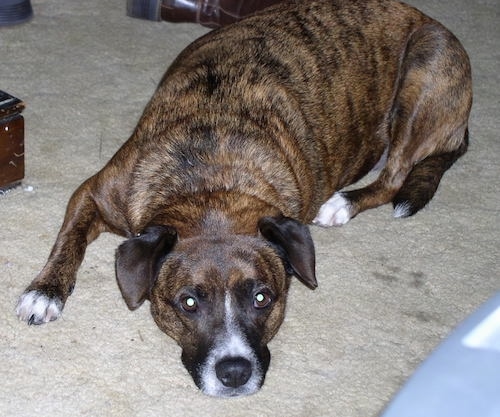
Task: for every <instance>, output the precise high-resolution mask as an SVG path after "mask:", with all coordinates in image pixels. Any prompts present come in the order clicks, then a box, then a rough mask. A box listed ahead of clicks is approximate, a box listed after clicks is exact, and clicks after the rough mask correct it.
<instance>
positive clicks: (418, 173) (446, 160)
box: [392, 129, 469, 217]
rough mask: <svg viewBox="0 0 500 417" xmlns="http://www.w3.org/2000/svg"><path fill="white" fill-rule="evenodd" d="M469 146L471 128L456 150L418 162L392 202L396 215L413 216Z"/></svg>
mask: <svg viewBox="0 0 500 417" xmlns="http://www.w3.org/2000/svg"><path fill="white" fill-rule="evenodd" d="M468 146H469V130H468V129H466V130H465V135H464V138H463V140H462V143H461V144H460V146H459V147H458V148H457V149H455V150H454V151H451V152H447V153H442V154H438V155H431V156H428V157H427V158H425V159H423V160H422V161H420V162H419V163H417V164H416V165H415V166H414V167H413V169H412V170H411V172H410V173H409V174H408V177H407V178H406V180H405V182H404V184H403V186H402V187H401V189H400V190H399V191H398V193H397V194H396V196H395V197H394V199H393V200H392V204H393V207H394V217H409V216H413V215H414V214H415V213H416V212H417V211H419V210H421V209H422V208H424V206H425V205H426V204H427V203H428V202H429V201H430V200H431V198H432V197H433V196H434V193H435V192H436V190H437V188H438V185H439V182H440V181H441V178H442V176H443V175H444V173H445V171H446V170H447V169H448V168H450V167H451V166H452V165H453V163H454V162H455V161H456V160H457V159H458V158H460V157H461V156H462V155H463V154H464V153H465V152H466V151H467V148H468Z"/></svg>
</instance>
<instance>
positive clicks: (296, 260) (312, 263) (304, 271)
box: [259, 216, 318, 290]
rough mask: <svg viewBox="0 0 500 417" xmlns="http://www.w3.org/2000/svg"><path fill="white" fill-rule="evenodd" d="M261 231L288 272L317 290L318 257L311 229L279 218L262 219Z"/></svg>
mask: <svg viewBox="0 0 500 417" xmlns="http://www.w3.org/2000/svg"><path fill="white" fill-rule="evenodd" d="M259 230H260V233H261V234H262V236H264V237H265V238H266V239H267V240H268V241H269V242H271V244H272V245H273V246H274V247H275V248H276V250H277V251H278V254H279V255H280V256H281V257H282V258H283V260H284V262H285V267H286V269H287V272H288V273H289V274H290V275H295V276H296V277H297V278H298V279H299V280H300V281H301V282H302V283H303V284H305V285H306V286H307V287H309V288H311V289H312V290H313V289H315V288H316V287H317V286H318V282H317V281H316V273H315V268H316V256H315V254H314V243H313V240H312V238H311V234H310V232H309V228H308V227H307V226H306V225H304V224H302V223H300V222H298V221H297V220H294V219H291V218H289V217H284V216H279V217H263V218H262V219H260V221H259Z"/></svg>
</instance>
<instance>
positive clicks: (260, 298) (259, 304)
mask: <svg viewBox="0 0 500 417" xmlns="http://www.w3.org/2000/svg"><path fill="white" fill-rule="evenodd" d="M272 301H273V299H272V297H271V295H270V294H269V293H268V292H267V291H259V292H257V293H255V295H254V297H253V306H254V307H255V308H257V309H261V308H266V307H268V306H269V304H271V302H272Z"/></svg>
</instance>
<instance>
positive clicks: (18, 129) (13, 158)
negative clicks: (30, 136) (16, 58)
mask: <svg viewBox="0 0 500 417" xmlns="http://www.w3.org/2000/svg"><path fill="white" fill-rule="evenodd" d="M23 110H24V103H23V102H22V101H21V100H19V99H17V98H15V97H12V96H11V95H9V94H7V93H5V92H4V91H0V189H5V188H10V187H12V186H15V185H16V184H18V183H20V182H21V180H22V179H23V178H24V118H23V116H21V112H22V111H23Z"/></svg>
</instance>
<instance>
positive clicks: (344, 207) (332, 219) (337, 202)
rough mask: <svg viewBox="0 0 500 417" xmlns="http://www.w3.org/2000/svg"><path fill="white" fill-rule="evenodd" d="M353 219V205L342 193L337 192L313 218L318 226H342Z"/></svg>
mask: <svg viewBox="0 0 500 417" xmlns="http://www.w3.org/2000/svg"><path fill="white" fill-rule="evenodd" d="M350 219H351V207H350V204H349V200H347V199H346V198H345V197H344V196H343V195H342V193H335V194H334V195H333V196H332V197H331V198H330V199H329V200H328V201H327V202H326V203H324V204H323V205H322V206H321V207H320V209H319V211H318V214H317V215H316V218H315V219H314V220H313V223H314V224H316V225H318V226H323V227H331V226H342V225H343V224H346V223H347V222H348V221H349V220H350Z"/></svg>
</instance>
